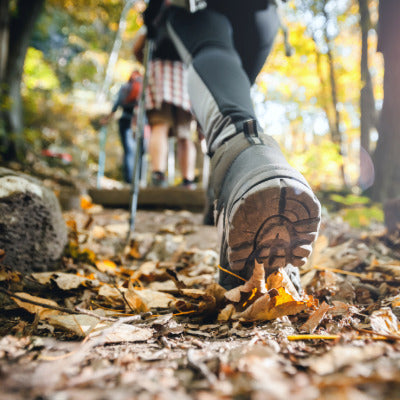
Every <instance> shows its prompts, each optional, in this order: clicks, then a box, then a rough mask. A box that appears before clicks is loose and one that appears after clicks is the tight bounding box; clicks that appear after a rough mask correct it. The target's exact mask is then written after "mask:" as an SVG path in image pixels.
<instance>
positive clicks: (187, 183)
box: [179, 178, 197, 190]
mask: <svg viewBox="0 0 400 400" xmlns="http://www.w3.org/2000/svg"><path fill="white" fill-rule="evenodd" d="M179 186H181V187H183V188H185V189H188V190H196V189H197V184H196V182H195V181H194V180H191V179H187V178H183V179H182V182H181V184H180V185H179Z"/></svg>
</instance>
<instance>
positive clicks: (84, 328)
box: [46, 314, 101, 337]
mask: <svg viewBox="0 0 400 400" xmlns="http://www.w3.org/2000/svg"><path fill="white" fill-rule="evenodd" d="M46 319H47V321H48V323H49V324H51V325H53V326H57V327H59V328H62V329H64V330H66V331H69V332H73V333H75V334H76V335H78V336H82V337H84V336H87V335H88V334H89V333H90V332H92V330H93V329H94V328H95V327H96V326H98V325H99V323H101V322H100V321H99V319H98V318H96V317H92V316H90V315H84V314H74V315H49V316H48V317H47V318H46Z"/></svg>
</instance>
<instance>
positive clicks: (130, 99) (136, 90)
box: [124, 72, 142, 104]
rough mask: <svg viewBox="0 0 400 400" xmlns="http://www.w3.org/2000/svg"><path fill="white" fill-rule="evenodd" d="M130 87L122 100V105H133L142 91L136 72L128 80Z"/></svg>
mask: <svg viewBox="0 0 400 400" xmlns="http://www.w3.org/2000/svg"><path fill="white" fill-rule="evenodd" d="M128 83H129V84H130V87H129V90H128V93H127V95H126V97H125V99H124V104H130V103H134V102H135V101H137V100H138V98H139V96H140V92H141V91H142V77H141V76H140V74H139V73H138V72H133V73H132V75H131V77H130V78H129V82H128Z"/></svg>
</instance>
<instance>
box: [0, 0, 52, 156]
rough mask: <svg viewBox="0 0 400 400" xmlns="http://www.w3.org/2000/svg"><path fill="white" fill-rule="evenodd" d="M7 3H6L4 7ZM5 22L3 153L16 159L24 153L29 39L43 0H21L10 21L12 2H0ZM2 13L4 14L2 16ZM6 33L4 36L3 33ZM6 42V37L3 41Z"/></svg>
mask: <svg viewBox="0 0 400 400" xmlns="http://www.w3.org/2000/svg"><path fill="white" fill-rule="evenodd" d="M4 3H6V4H4ZM0 4H1V7H2V8H1V11H2V14H1V15H2V17H1V18H2V20H3V18H4V20H5V21H6V22H7V20H8V24H9V25H8V29H7V27H5V28H4V30H5V31H6V32H7V31H8V32H9V41H8V48H6V49H5V50H4V52H5V54H6V59H5V60H4V61H2V62H4V63H5V72H4V75H3V79H2V80H1V82H0V84H1V85H2V86H4V89H3V92H2V101H5V102H6V104H8V105H9V107H7V108H6V109H5V110H3V111H2V115H1V117H2V120H3V121H4V136H3V138H2V139H3V140H2V143H1V144H2V148H1V150H0V151H1V153H3V156H4V158H6V159H13V158H15V157H16V156H17V155H18V154H19V152H20V151H21V150H23V146H22V144H23V136H22V135H23V119H22V100H21V80H22V73H23V68H24V62H25V56H26V52H27V50H28V46H29V40H30V37H31V34H32V31H33V28H34V25H35V22H36V20H37V18H38V17H39V15H40V12H41V10H42V7H43V4H44V0H30V1H24V0H18V2H17V6H16V10H17V11H16V14H15V15H14V16H12V17H11V18H9V17H8V16H9V7H8V5H9V1H4V0H0ZM3 12H4V13H5V14H4V15H3ZM3 34H4V33H3ZM2 39H3V40H4V37H3V38H2Z"/></svg>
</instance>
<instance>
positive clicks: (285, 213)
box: [144, 0, 320, 289]
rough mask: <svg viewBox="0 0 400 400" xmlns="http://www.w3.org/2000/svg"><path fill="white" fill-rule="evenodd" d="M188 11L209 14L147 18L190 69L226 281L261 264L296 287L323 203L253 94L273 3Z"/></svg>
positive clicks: (273, 23)
mask: <svg viewBox="0 0 400 400" xmlns="http://www.w3.org/2000/svg"><path fill="white" fill-rule="evenodd" d="M168 3H169V4H171V3H174V0H169V1H168ZM179 3H181V4H182V1H179ZM187 4H189V5H191V11H196V10H195V8H196V5H199V6H200V8H202V9H200V10H198V11H196V12H190V11H188V10H187V9H185V8H183V7H178V6H169V5H167V3H164V1H162V0H150V2H149V5H148V7H147V9H146V10H145V13H144V20H145V24H146V25H147V28H148V34H149V36H151V35H154V34H155V33H156V32H157V29H156V28H157V25H159V24H162V26H163V27H164V28H165V29H166V31H167V33H168V35H169V37H170V39H171V40H172V41H173V43H174V44H175V47H176V49H177V51H178V52H179V54H180V57H181V59H182V60H183V61H184V62H185V64H186V66H187V71H188V90H189V96H190V101H191V105H192V109H193V111H194V114H195V116H196V118H197V120H198V121H199V123H200V125H201V127H202V130H203V132H204V133H205V136H206V141H207V146H208V152H209V154H210V156H211V157H212V159H211V178H210V185H211V190H212V191H213V196H214V199H215V216H216V223H217V226H218V232H219V236H220V244H221V247H220V265H221V267H222V268H224V269H225V270H226V271H228V272H224V271H223V272H221V273H220V279H219V281H220V284H221V285H222V286H224V287H225V288H227V289H229V288H232V287H235V286H238V285H241V284H242V283H243V281H242V279H243V278H244V279H245V280H248V279H249V278H250V277H251V276H252V273H253V269H254V264H255V261H257V262H259V263H262V264H264V269H265V272H266V274H267V275H269V274H270V273H271V272H273V271H275V270H276V269H278V268H280V267H286V268H287V272H288V274H289V276H290V277H291V279H292V281H293V283H294V284H295V285H296V286H297V287H298V288H299V287H300V282H299V273H298V268H297V267H299V266H301V265H303V264H304V263H305V261H306V258H307V256H308V255H309V254H310V252H311V244H312V242H313V241H314V240H315V238H316V236H317V232H318V229H319V222H320V204H319V201H318V200H317V198H316V197H315V195H314V194H313V192H312V190H311V188H310V187H309V185H308V183H307V182H306V180H305V179H304V177H303V176H302V175H301V174H300V173H299V172H298V171H296V170H295V169H294V168H293V167H291V166H290V165H289V163H288V162H287V161H286V159H285V158H284V156H283V154H282V152H281V150H280V148H279V145H278V144H277V142H276V141H275V140H274V139H273V138H272V137H271V136H268V135H267V134H265V133H264V132H262V130H261V127H260V124H259V123H258V122H257V118H256V115H255V111H254V108H253V104H252V101H251V97H250V87H251V85H252V84H253V83H254V81H255V79H256V77H257V75H258V73H259V72H260V70H261V68H262V66H263V65H264V63H265V60H266V58H267V56H268V54H269V52H270V50H271V48H272V44H273V41H274V37H275V35H276V32H277V30H278V26H279V18H278V15H277V9H276V5H275V1H268V0H251V1H249V2H244V1H243V0H208V1H207V7H206V8H204V5H206V2H205V1H200V0H192V1H188V2H187ZM229 272H233V273H234V274H236V275H239V276H240V277H241V278H242V279H239V278H237V277H235V276H234V275H232V274H231V273H229Z"/></svg>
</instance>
